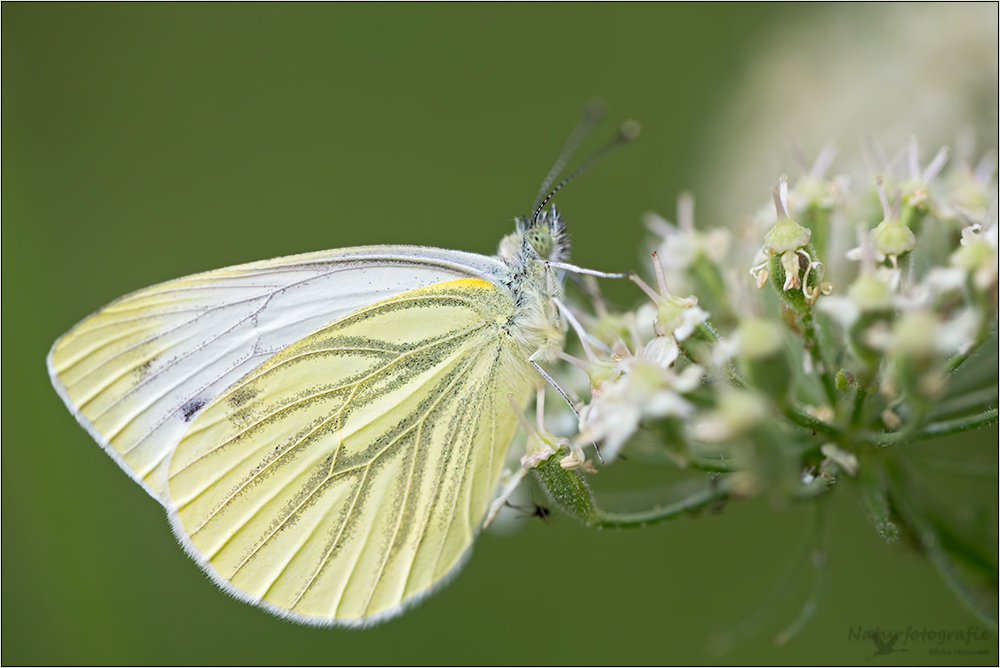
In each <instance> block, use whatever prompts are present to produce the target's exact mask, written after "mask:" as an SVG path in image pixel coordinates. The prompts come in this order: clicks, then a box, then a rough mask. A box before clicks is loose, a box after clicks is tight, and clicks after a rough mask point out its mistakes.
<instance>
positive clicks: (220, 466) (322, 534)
mask: <svg viewBox="0 0 1000 668" xmlns="http://www.w3.org/2000/svg"><path fill="white" fill-rule="evenodd" d="M514 310H515V303H514V300H513V299H512V297H511V295H510V294H509V293H508V292H507V291H506V290H504V289H502V288H500V287H498V286H497V285H496V284H495V283H493V282H490V281H485V280H470V279H466V280H456V281H451V282H446V283H441V284H437V285H433V286H430V287H426V288H422V289H418V290H414V291H410V292H406V293H403V294H400V295H397V296H395V297H391V298H389V299H386V300H383V301H381V302H378V303H376V304H373V305H370V306H366V307H364V308H362V309H360V310H358V311H356V312H354V313H351V314H350V315H347V316H345V317H343V318H341V319H339V320H337V321H336V322H334V323H332V324H330V325H328V326H326V327H323V328H322V329H320V330H318V331H316V332H315V333H313V334H310V335H309V336H306V337H304V338H302V339H301V340H299V341H298V342H296V343H294V344H293V345H290V346H288V347H287V348H285V349H284V350H282V351H281V352H280V353H278V354H276V355H274V356H273V357H271V358H270V359H269V360H268V361H267V362H265V363H264V364H262V365H261V366H259V367H258V368H257V369H255V370H254V371H252V372H251V373H250V374H248V375H247V376H246V377H244V378H243V379H242V380H240V381H239V382H238V383H236V384H234V385H232V386H231V387H229V388H228V389H227V390H225V391H224V392H223V393H221V394H220V395H219V396H217V397H216V398H215V399H214V400H213V401H212V402H211V403H210V404H209V405H208V406H207V407H205V408H204V409H203V410H202V411H201V412H200V413H199V414H198V415H197V417H196V418H195V419H194V420H193V421H192V422H191V423H190V426H189V428H188V430H187V432H186V434H185V435H184V436H183V438H182V440H181V441H180V443H179V444H178V445H177V447H176V449H175V451H174V452H173V455H172V457H171V459H170V464H169V479H168V489H169V497H170V499H171V508H172V510H171V519H172V522H173V525H174V529H175V531H176V532H177V533H178V535H179V536H180V537H181V539H182V541H183V542H184V544H185V547H186V548H187V549H188V551H189V552H191V553H192V556H194V557H195V559H196V560H198V561H199V562H200V563H201V564H202V566H203V568H205V569H206V570H207V571H208V572H209V573H210V574H211V575H212V576H213V577H214V578H215V580H216V581H217V582H218V583H219V584H220V585H221V586H222V587H223V588H224V589H226V590H227V591H229V592H230V593H232V594H234V595H236V596H238V597H240V598H243V599H245V600H250V601H252V602H255V603H259V604H261V605H263V606H265V607H268V608H269V609H271V610H272V611H274V612H278V613H279V614H283V615H286V616H291V617H293V618H295V619H297V620H298V621H304V622H307V623H314V624H348V625H350V624H365V623H370V622H373V621H377V620H379V619H382V618H385V617H387V616H391V615H392V614H395V613H396V612H398V611H400V610H401V609H402V607H403V606H404V605H405V604H407V603H409V602H412V601H414V600H416V599H417V598H419V597H420V595H421V594H425V593H427V592H428V591H429V590H430V589H431V588H432V587H433V586H434V585H435V583H438V582H439V581H441V580H442V579H443V578H445V577H446V576H447V574H448V573H450V572H453V570H454V569H455V568H456V566H457V565H459V563H460V562H461V559H462V556H463V554H464V553H465V552H466V550H467V548H468V547H469V545H470V544H471V542H472V540H473V538H474V537H475V533H476V531H477V530H478V527H479V525H480V523H481V522H482V519H483V517H484V515H485V513H486V510H487V507H488V505H489V502H490V499H491V497H492V494H493V491H494V488H495V487H496V483H497V479H498V477H499V475H500V471H501V468H502V464H503V459H504V455H505V453H506V451H507V448H508V445H509V443H510V441H511V438H512V436H513V433H514V429H515V427H516V419H515V417H514V415H513V413H512V412H511V410H510V408H509V406H508V402H507V399H506V397H507V395H508V394H509V393H514V394H515V395H516V396H517V397H518V399H519V401H521V402H522V403H523V402H524V400H526V398H527V394H528V390H529V387H530V381H529V379H528V375H527V371H528V368H529V367H528V365H527V362H526V361H525V353H524V351H522V350H520V347H519V346H518V345H517V344H516V343H515V342H514V340H513V339H512V337H511V335H510V333H509V332H508V331H507V323H509V322H510V318H511V316H512V314H513V313H514Z"/></svg>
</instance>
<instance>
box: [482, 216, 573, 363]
mask: <svg viewBox="0 0 1000 668" xmlns="http://www.w3.org/2000/svg"><path fill="white" fill-rule="evenodd" d="M515 225H516V228H515V231H514V232H513V233H511V234H509V235H507V236H506V237H504V238H503V240H502V241H501V242H500V247H499V249H498V252H497V257H498V258H499V259H500V260H502V261H503V262H504V264H506V265H507V267H508V269H509V270H510V274H509V276H508V277H507V280H506V281H505V283H506V285H507V287H508V289H509V290H510V292H511V295H512V296H513V297H514V300H515V304H516V308H515V311H514V314H513V315H512V317H511V322H510V324H509V327H508V331H509V332H510V335H511V337H512V338H513V339H514V340H515V342H516V343H517V344H518V347H519V348H520V349H521V352H522V353H524V354H525V355H532V354H534V353H535V352H537V351H542V353H543V354H542V355H541V356H539V358H538V359H539V361H548V359H549V354H550V351H556V350H561V349H562V344H563V339H564V338H565V323H564V322H563V320H562V319H561V318H560V317H559V312H558V309H557V307H556V305H555V302H554V301H553V299H554V298H558V297H560V296H561V295H562V280H561V277H560V275H559V273H558V272H557V271H556V270H554V269H552V268H551V267H549V266H548V265H547V262H561V261H564V260H566V259H568V256H569V237H568V235H567V234H566V227H565V223H564V221H563V219H562V217H561V216H560V215H559V212H558V211H557V210H556V207H555V206H553V207H552V209H551V211H541V212H539V214H538V216H537V217H535V218H534V219H533V220H529V219H527V218H517V219H515Z"/></svg>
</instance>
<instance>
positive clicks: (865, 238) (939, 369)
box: [522, 139, 998, 589]
mask: <svg viewBox="0 0 1000 668" xmlns="http://www.w3.org/2000/svg"><path fill="white" fill-rule="evenodd" d="M919 149H920V147H919V144H918V143H917V141H916V140H915V139H913V140H911V141H910V142H909V143H908V144H907V145H905V146H904V147H903V150H902V151H901V152H900V154H899V156H898V157H897V159H895V160H892V161H888V160H882V161H879V160H874V161H872V160H870V161H869V164H872V163H874V167H875V168H874V170H872V169H871V167H869V168H868V169H867V170H866V169H858V170H855V171H847V172H844V173H841V174H838V175H835V176H827V172H828V171H829V170H830V168H831V166H832V165H833V162H834V158H835V155H836V151H835V149H834V148H833V147H832V145H831V146H828V147H827V148H825V149H824V150H823V151H822V152H821V153H820V155H819V157H818V158H817V159H816V161H815V162H814V163H813V164H812V166H811V167H808V168H806V169H804V170H803V172H802V175H801V177H800V178H799V179H798V180H797V181H795V183H794V184H790V183H789V180H788V179H787V177H784V176H782V177H781V178H780V179H779V180H778V185H777V187H776V188H775V189H774V191H773V193H772V194H773V197H772V199H773V208H770V209H769V210H762V211H763V212H760V213H758V214H756V215H754V216H748V217H747V218H746V219H744V220H743V221H739V222H737V223H736V224H735V225H729V226H726V227H720V228H717V229H711V230H699V229H697V228H696V227H695V224H694V202H693V199H692V198H691V196H690V195H684V196H682V197H681V199H680V202H679V206H678V221H677V224H673V223H670V222H668V221H666V220H664V219H663V218H661V217H659V216H657V215H655V214H648V215H647V218H646V223H647V226H648V227H649V229H650V230H651V231H652V232H653V233H654V234H655V235H656V239H655V242H654V245H655V247H656V250H655V251H654V252H653V253H651V256H652V260H653V262H652V269H653V271H654V274H655V277H656V281H655V286H656V287H655V289H654V288H653V287H650V286H649V285H647V283H646V282H645V281H644V280H643V279H642V278H640V277H639V276H636V275H633V277H632V278H633V281H634V282H635V283H636V284H637V285H638V287H639V288H640V289H641V290H642V291H643V292H644V293H645V295H646V297H647V298H648V299H647V300H646V301H644V303H643V304H641V305H640V306H638V307H637V308H634V309H632V310H628V311H624V312H622V311H618V310H615V309H614V308H612V307H611V306H609V305H608V304H607V303H606V302H605V300H604V299H603V297H602V296H601V295H600V293H599V292H598V290H597V287H596V283H594V282H592V281H589V282H588V281H584V284H585V285H586V286H588V287H587V289H586V290H584V291H583V294H584V295H585V296H584V297H583V298H580V299H577V300H576V301H572V302H571V303H570V305H569V306H566V305H563V304H562V303H561V302H560V304H559V306H560V309H561V312H562V313H563V314H564V315H565V318H566V320H567V321H568V323H569V324H570V325H571V327H572V329H573V330H574V331H575V333H576V336H575V337H574V339H573V340H574V341H575V345H576V346H578V350H577V351H575V352H576V353H577V354H569V353H561V357H562V359H563V360H564V361H565V362H566V363H567V366H566V367H565V368H561V369H559V370H558V371H557V372H556V373H555V375H554V378H555V382H556V383H557V384H559V383H562V384H564V387H561V388H560V389H561V393H562V394H563V395H564V396H567V397H573V398H574V399H575V397H577V396H579V395H581V394H582V395H584V396H587V395H589V397H588V398H587V400H586V401H582V400H576V401H575V402H573V403H575V405H572V406H566V407H565V408H564V409H563V408H560V407H556V409H555V410H553V409H552V407H551V406H550V409H549V410H550V415H549V419H550V421H551V420H557V419H558V416H557V414H558V413H559V411H560V410H565V411H572V412H573V414H574V415H573V419H574V421H575V422H576V423H577V430H576V433H575V434H566V438H565V439H564V440H562V441H557V440H556V439H554V437H548V436H546V437H544V438H543V437H541V436H539V433H540V432H541V431H542V428H541V427H540V428H539V429H538V430H537V432H535V431H529V442H528V443H529V444H528V450H527V453H526V454H525V456H524V458H523V459H522V463H523V466H524V467H525V469H532V470H536V471H539V474H538V475H537V476H536V479H537V481H538V482H539V484H540V485H541V486H542V488H543V490H545V491H547V492H548V494H549V498H550V500H551V501H552V502H553V503H555V504H556V505H557V506H559V507H561V508H562V510H563V511H564V512H567V513H569V514H572V515H575V516H577V517H578V518H580V519H582V520H584V521H585V522H587V523H588V524H598V525H621V526H624V525H627V524H629V523H630V521H631V519H630V517H629V516H625V515H616V516H611V515H609V514H607V513H604V512H603V511H601V510H600V509H599V507H598V504H597V503H596V501H595V500H594V497H593V495H592V494H591V493H590V491H589V484H588V483H587V482H586V480H587V479H588V476H587V475H585V474H584V472H588V473H590V474H592V473H593V472H596V471H599V470H600V467H599V466H598V467H597V468H595V467H594V466H593V464H592V463H591V462H592V461H593V460H591V459H587V458H586V457H585V455H584V451H585V450H587V449H588V448H590V447H592V446H597V448H598V449H597V450H596V451H595V455H596V456H595V459H596V460H599V461H601V462H603V465H605V466H610V465H613V464H614V463H615V462H616V461H618V460H621V459H628V458H629V456H630V452H633V450H634V448H635V447H638V446H634V445H633V443H635V442H638V441H637V438H636V437H637V436H638V435H641V436H642V438H641V439H639V440H641V442H642V444H643V445H642V447H643V448H645V449H647V450H648V449H649V448H650V447H653V448H658V449H660V450H661V451H662V452H663V454H664V457H663V458H662V460H665V461H670V462H672V463H673V464H674V465H675V466H677V467H679V468H682V469H687V470H690V471H692V472H693V473H692V475H694V476H698V475H701V476H703V480H705V485H706V486H705V487H704V488H703V489H700V490H699V491H697V492H696V493H695V494H694V496H690V497H686V498H684V499H681V501H678V502H677V503H675V504H674V505H672V506H670V507H662V508H661V507H659V506H658V507H657V508H658V510H655V511H644V512H639V513H637V514H635V516H634V518H632V519H635V523H639V518H640V517H641V518H643V519H642V522H641V523H646V522H649V521H656V520H657V519H664V518H666V517H669V516H672V515H676V514H677V513H679V512H685V511H688V510H692V509H694V508H699V507H703V506H705V505H708V504H711V503H721V502H724V501H725V500H727V499H733V498H739V497H745V496H751V495H759V494H767V495H769V496H772V497H775V498H783V499H786V500H789V502H791V501H803V500H805V501H811V502H816V503H822V499H824V498H826V497H828V496H829V495H830V494H831V493H833V490H834V487H833V486H834V484H835V483H836V481H837V479H838V477H841V478H845V477H846V479H849V480H851V481H852V483H851V485H849V486H848V487H849V488H850V489H853V490H855V491H856V493H857V494H858V495H859V497H860V499H861V502H862V505H863V507H865V508H866V512H867V514H868V515H869V517H870V519H871V521H872V523H873V525H874V527H875V529H876V530H877V531H878V532H879V534H880V535H882V536H884V537H885V538H886V540H893V539H895V538H896V537H897V536H899V535H901V534H902V533H905V534H907V535H909V536H911V537H913V538H915V539H916V543H917V544H919V545H921V546H922V547H921V549H923V550H924V551H925V552H927V554H928V556H929V557H930V558H931V561H932V563H935V564H944V566H942V567H941V570H942V574H943V575H945V577H957V576H954V572H953V571H954V569H951V573H952V574H951V575H948V572H949V568H950V566H949V565H948V564H950V563H951V560H952V559H955V558H958V557H956V556H955V555H954V554H952V553H950V552H949V549H950V548H949V547H948V545H949V543H948V542H947V541H943V540H942V538H941V537H942V531H944V529H942V528H941V527H940V526H938V525H937V524H935V520H934V518H933V517H932V515H930V514H928V513H927V512H925V510H924V509H923V507H922V505H921V503H920V501H919V495H918V494H917V492H915V491H914V489H915V487H914V483H913V481H912V480H910V479H909V477H908V476H907V473H906V470H907V469H906V465H905V464H904V463H903V462H902V459H901V456H900V453H901V452H905V447H906V446H907V445H908V444H910V443H913V442H915V441H920V440H927V439H931V438H936V437H938V436H941V435H946V434H950V433H957V432H960V431H965V430H968V429H972V428H976V427H980V426H984V425H989V424H995V423H996V422H997V410H996V404H997V367H998V364H997V357H996V356H997V340H996V326H997V325H996V322H997V275H998V270H997V263H998V259H997V258H998V255H997V227H998V225H997V178H996V168H995V164H994V162H993V158H992V157H991V155H990V154H987V156H986V157H984V158H983V159H982V160H981V161H979V163H978V164H976V165H971V164H968V163H967V162H966V161H964V160H951V161H949V158H950V155H949V152H948V150H947V149H942V150H941V151H938V152H937V153H936V154H935V155H934V157H932V158H931V160H930V161H929V162H928V164H927V165H926V166H925V167H921V164H920V161H919V153H920V150H919ZM949 163H950V164H949ZM750 257H753V260H749V258H750ZM571 296H572V295H571ZM571 352H573V351H572V349H571ZM571 366H572V367H577V368H578V369H579V370H582V371H583V372H585V377H586V380H585V381H584V374H583V373H580V371H574V370H573V369H572V368H571ZM584 382H586V385H584V384H583V383H584ZM576 383H579V385H576ZM571 401H572V400H571ZM525 424H527V423H526V422H525ZM542 424H543V423H542V421H541V419H540V421H539V425H542ZM531 434H534V436H531ZM532 438H534V441H533V440H532ZM651 442H652V444H653V445H652V446H650V443H651ZM551 455H557V456H556V457H551ZM550 459H551V460H552V461H558V462H561V465H560V467H558V468H561V469H562V471H563V473H561V474H560V473H559V471H557V470H556V469H557V467H556V466H555V465H554V464H552V465H549V464H546V462H548V461H549V460H550ZM543 469H544V471H545V472H544V474H543V473H542V470H543ZM698 472H708V475H707V476H706V475H705V473H698ZM559 475H565V476H570V477H571V478H573V481H571V484H569V483H564V482H560V481H561V478H559V477H558V476H559ZM577 480H579V482H574V481H577ZM566 485H568V486H566ZM842 486H843V485H842ZM556 488H559V489H562V490H563V491H561V492H560V491H556ZM566 499H570V500H568V501H567V500H566ZM987 570H988V569H987ZM974 575H975V574H974ZM978 575H979V576H981V580H982V581H985V582H987V583H988V582H990V581H992V582H993V583H994V584H993V586H994V587H995V582H996V573H995V569H994V570H993V572H992V573H978ZM991 578H992V579H991ZM953 584H954V583H953ZM959 585H961V586H960V587H959V586H958V585H956V587H958V588H959V589H961V588H962V587H964V588H965V589H969V587H967V586H966V585H965V583H964V581H961V582H959ZM953 588H954V587H953Z"/></svg>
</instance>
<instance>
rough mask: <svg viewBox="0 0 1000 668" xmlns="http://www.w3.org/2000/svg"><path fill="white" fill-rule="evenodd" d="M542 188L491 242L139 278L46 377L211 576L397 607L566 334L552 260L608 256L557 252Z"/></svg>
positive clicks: (561, 234) (285, 592)
mask: <svg viewBox="0 0 1000 668" xmlns="http://www.w3.org/2000/svg"><path fill="white" fill-rule="evenodd" d="M585 120H586V118H585ZM581 123H583V121H581ZM578 128H579V126H578ZM575 132H576V131H575ZM572 140H573V135H571V141H570V142H567V147H570V144H571V143H572ZM565 152H566V151H565V150H564V153H565ZM560 159H562V157H561V158H560ZM557 166H558V163H557ZM579 171H580V170H577V172H579ZM552 174H553V173H552V172H550V178H548V179H547V183H545V184H543V189H542V191H540V194H541V192H543V191H544V190H546V189H547V188H548V185H550V183H551V180H552ZM564 183H565V181H564ZM560 187H561V186H560ZM555 190H558V187H557V188H556V189H555ZM555 190H553V191H552V193H551V194H554V192H555ZM551 194H550V195H549V196H550V197H551ZM547 199H548V198H546V201H547ZM537 202H538V201H537V200H536V204H537ZM544 204H545V202H542V203H541V205H538V206H536V207H535V209H534V214H533V215H532V216H531V217H530V218H529V217H524V218H519V219H517V220H516V224H515V230H514V232H512V233H511V234H509V235H507V236H506V237H505V238H503V240H502V241H501V243H500V246H499V250H498V253H497V255H495V256H492V257H488V256H483V255H478V254H474V253H467V252H462V251H454V250H442V249H438V248H429V247H416V246H369V247H360V248H348V249H339V250H330V251H322V252H315V253H306V254H302V255H294V256H290V257H281V258H277V259H272V260H267V261H263V262H254V263H250V264H244V265H239V266H235V267H229V268H225V269H218V270H215V271H209V272H206V273H201V274H195V275H193V276H188V277H186V278H181V279H177V280H174V281H169V282H166V283H162V284H159V285H155V286H153V287H150V288H146V289H144V290H139V291H138V292H134V293H132V294H129V295H127V296H125V297H122V298H120V299H118V300H117V301H114V302H112V303H111V304H108V305H107V306H105V307H104V308H102V309H100V310H99V311H97V312H96V313H94V314H92V315H91V316H89V317H87V318H86V319H84V320H83V321H81V322H80V323H79V324H77V325H76V326H75V327H73V328H72V329H71V330H69V331H68V332H67V333H66V334H64V335H63V336H62V337H61V338H59V339H58V340H57V341H56V342H55V344H54V345H53V346H52V349H51V351H50V353H49V356H48V369H49V374H50V377H51V380H52V383H53V385H54V387H55V389H56V391H57V392H58V393H59V395H60V397H61V398H62V399H63V401H64V402H65V404H66V406H67V407H68V408H69V410H70V412H71V413H72V414H73V415H74V416H75V417H76V419H77V420H78V421H79V422H80V424H81V425H82V426H83V427H84V428H85V429H86V430H87V431H88V432H89V433H90V435H91V436H92V437H93V438H94V439H95V440H96V441H97V442H98V443H99V444H100V445H101V446H102V447H103V448H104V450H105V451H106V452H107V453H108V454H109V455H110V456H111V457H112V459H114V460H115V462H117V463H118V465H119V466H120V467H121V468H122V469H124V470H125V472H126V473H128V475H129V476H131V477H132V479H133V480H135V481H136V482H137V483H139V484H140V485H141V486H142V487H143V488H144V489H145V490H146V491H147V492H148V493H149V494H150V495H151V496H152V497H153V498H155V499H156V500H157V501H159V502H160V503H161V504H162V505H163V506H164V508H165V509H166V511H167V514H168V516H169V520H170V524H171V526H172V528H173V530H174V532H175V534H176V535H177V537H178V539H179V541H180V542H181V544H182V545H183V547H184V549H185V550H186V551H187V553H188V554H189V555H190V556H191V557H192V558H193V559H194V560H195V561H196V562H197V563H198V565H199V566H200V567H201V568H202V569H204V570H205V571H206V572H207V573H208V574H209V575H210V576H211V578H212V579H213V580H214V581H215V582H216V583H217V584H218V585H219V586H220V587H221V588H222V589H223V590H225V591H226V592H228V593H230V594H232V595H233V596H235V597H236V598H238V599H240V600H243V601H246V602H249V603H252V604H255V605H259V606H261V607H263V608H265V609H267V610H269V611H271V612H273V613H275V614H277V615H279V616H282V617H285V618H288V619H292V620H294V621H297V622H301V623H306V624H313V625H326V626H364V625H368V624H372V623H375V622H378V621H381V620H383V619H386V618H388V617H392V616H394V615H396V614H398V613H399V612H401V611H402V610H403V609H404V608H405V607H407V606H409V605H411V604H413V603H414V602H416V601H418V600H419V599H421V598H422V597H424V596H426V595H427V594H428V593H430V592H431V591H432V590H433V589H434V588H435V587H436V586H438V585H440V584H441V583H443V582H444V581H446V580H447V579H448V578H449V576H450V575H452V574H454V573H455V572H456V571H457V570H458V569H459V567H460V566H461V564H462V563H463V560H464V559H465V557H466V556H467V555H468V553H469V548H470V546H471V544H472V542H473V540H474V538H475V536H476V534H477V532H478V530H479V528H480V526H481V524H482V521H483V518H484V516H485V514H486V512H487V508H488V507H489V505H490V502H491V500H492V498H493V495H494V491H495V488H496V487H497V482H498V479H499V477H500V475H501V472H502V469H503V464H504V460H505V457H506V454H507V450H508V447H509V444H510V442H511V440H512V438H513V435H514V431H515V428H516V425H517V418H516V416H515V414H514V413H513V411H512V410H511V407H510V397H513V401H514V403H515V404H517V405H518V406H521V407H523V406H525V404H526V403H527V402H528V399H529V396H530V395H531V394H532V392H533V390H534V388H535V386H536V382H537V379H538V375H537V372H539V371H541V367H540V366H539V362H544V361H546V360H547V359H551V357H552V354H553V353H554V352H555V351H558V350H560V349H561V347H562V344H563V339H564V332H565V324H564V321H563V319H562V318H561V317H560V314H559V309H558V300H559V297H560V295H561V294H562V274H563V273H564V272H565V271H566V270H571V271H573V270H578V271H582V272H585V273H597V274H598V275H601V274H600V273H599V272H587V271H586V270H581V269H579V268H576V267H573V266H572V265H568V264H566V263H565V262H564V260H565V259H566V258H567V256H568V251H569V244H568V238H567V235H566V231H565V225H564V221H563V219H562V217H561V215H560V214H559V212H558V211H557V209H556V208H555V206H554V205H553V206H552V207H551V208H550V209H549V210H545V209H544Z"/></svg>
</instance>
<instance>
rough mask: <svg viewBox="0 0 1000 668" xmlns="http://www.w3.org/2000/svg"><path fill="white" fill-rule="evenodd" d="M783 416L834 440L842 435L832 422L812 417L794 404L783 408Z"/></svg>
mask: <svg viewBox="0 0 1000 668" xmlns="http://www.w3.org/2000/svg"><path fill="white" fill-rule="evenodd" d="M785 417H786V418H788V419H789V420H790V421H791V422H794V423H795V424H797V425H799V426H800V427H804V428H806V429H810V430H812V431H815V432H817V433H820V434H824V435H826V436H829V437H830V438H832V439H834V440H836V439H838V438H840V437H841V436H842V434H841V432H840V430H839V429H837V428H836V427H834V426H833V425H832V424H830V423H828V422H824V421H823V420H820V419H819V418H814V417H813V416H812V415H809V414H808V413H806V412H805V411H802V410H800V409H798V408H795V407H794V406H789V407H788V408H786V409H785Z"/></svg>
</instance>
